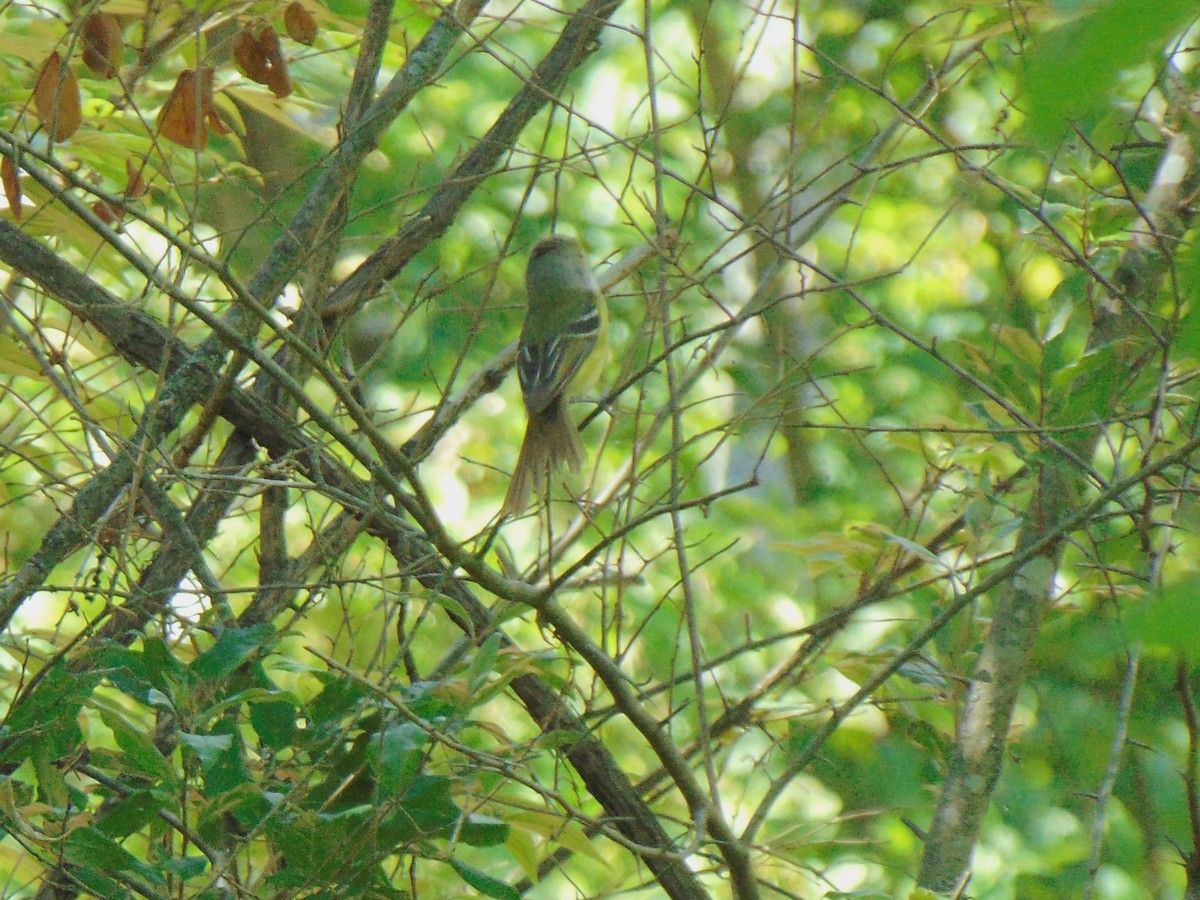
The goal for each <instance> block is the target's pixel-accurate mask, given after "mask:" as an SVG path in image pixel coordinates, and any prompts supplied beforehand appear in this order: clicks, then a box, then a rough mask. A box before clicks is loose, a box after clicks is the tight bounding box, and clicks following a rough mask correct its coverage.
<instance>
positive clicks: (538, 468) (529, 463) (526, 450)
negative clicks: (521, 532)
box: [500, 394, 586, 518]
mask: <svg viewBox="0 0 1200 900" xmlns="http://www.w3.org/2000/svg"><path fill="white" fill-rule="evenodd" d="M585 458H586V454H585V453H584V450H583V442H582V441H581V440H580V439H579V429H578V428H576V427H575V423H574V421H572V419H571V416H570V413H568V411H567V401H566V398H565V397H563V396H562V395H561V394H560V395H559V396H557V397H555V398H554V399H553V400H552V401H551V402H550V404H549V405H548V406H547V407H546V408H545V409H543V410H542V411H540V412H536V413H530V414H529V421H528V423H527V424H526V425H525V439H524V440H523V441H522V442H521V453H520V455H518V456H517V467H516V469H514V470H513V476H512V482H511V483H510V484H509V485H508V493H507V494H506V495H505V497H504V505H503V506H502V507H501V508H500V516H501V517H502V518H508V517H509V516H514V515H518V514H520V513H523V512H524V511H525V508H526V507H527V506H528V505H529V493H530V491H536V492H538V494H541V493H542V492H543V491H544V490H546V486H547V484H549V482H550V479H552V478H553V477H554V476H555V475H557V474H558V473H559V471H560V470H561V469H562V467H563V466H566V467H567V468H568V469H570V470H571V471H572V472H578V471H579V468H580V466H582V465H583V461H584V459H585Z"/></svg>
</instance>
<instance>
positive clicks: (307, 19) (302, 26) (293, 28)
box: [283, 3, 317, 47]
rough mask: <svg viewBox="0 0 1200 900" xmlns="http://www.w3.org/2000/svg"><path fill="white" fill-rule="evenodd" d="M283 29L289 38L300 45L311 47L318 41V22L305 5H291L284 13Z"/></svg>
mask: <svg viewBox="0 0 1200 900" xmlns="http://www.w3.org/2000/svg"><path fill="white" fill-rule="evenodd" d="M283 27H284V28H286V29H287V33H288V37H290V38H291V39H292V40H293V41H295V42H296V43H298V44H304V45H305V46H306V47H311V46H312V45H313V41H315V40H316V39H317V20H316V19H314V18H313V14H312V13H310V12H309V11H308V9H307V8H306V7H305V5H304V4H303V3H289V4H288V8H287V9H285V10H284V11H283Z"/></svg>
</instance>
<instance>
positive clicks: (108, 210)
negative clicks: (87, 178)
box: [92, 200, 121, 225]
mask: <svg viewBox="0 0 1200 900" xmlns="http://www.w3.org/2000/svg"><path fill="white" fill-rule="evenodd" d="M92 212H94V213H95V214H96V218H97V219H99V220H100V221H101V222H103V223H104V224H105V225H112V224H113V223H114V222H117V221H119V220H120V218H121V215H120V213H118V212H117V211H116V210H115V209H113V208H112V207H111V206H109V205H108V204H107V203H105V202H104V201H103V200H97V201H96V202H95V203H93V204H92Z"/></svg>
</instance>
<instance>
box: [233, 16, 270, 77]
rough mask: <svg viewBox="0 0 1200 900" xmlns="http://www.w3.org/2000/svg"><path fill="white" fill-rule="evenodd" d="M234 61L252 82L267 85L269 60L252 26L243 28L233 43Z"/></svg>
mask: <svg viewBox="0 0 1200 900" xmlns="http://www.w3.org/2000/svg"><path fill="white" fill-rule="evenodd" d="M233 61H234V63H236V64H237V67H238V68H239V69H240V70H241V72H242V74H243V75H245V76H246V77H247V78H249V79H250V80H251V81H257V82H258V83H259V84H266V83H267V60H266V57H265V55H264V53H263V49H262V47H261V46H260V45H259V43H258V36H257V35H256V34H255V33H254V28H253V27H252V26H250V25H247V26H246V27H245V28H243V29H242V33H241V34H239V35H238V36H237V40H235V41H234V42H233Z"/></svg>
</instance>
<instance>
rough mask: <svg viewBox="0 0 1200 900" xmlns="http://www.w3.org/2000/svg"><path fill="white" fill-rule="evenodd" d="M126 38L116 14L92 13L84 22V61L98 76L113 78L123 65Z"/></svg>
mask: <svg viewBox="0 0 1200 900" xmlns="http://www.w3.org/2000/svg"><path fill="white" fill-rule="evenodd" d="M124 49H125V39H124V38H122V37H121V25H120V23H119V22H117V18H116V16H114V15H112V14H111V13H106V12H96V13H92V14H91V15H90V16H88V17H87V19H86V20H85V21H84V23H83V61H84V63H85V64H86V65H87V67H88V68H89V69H91V70H92V74H93V75H95V76H96V77H97V78H112V77H113V76H114V75H116V74H117V69H118V68H120V66H121V51H123V50H124Z"/></svg>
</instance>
